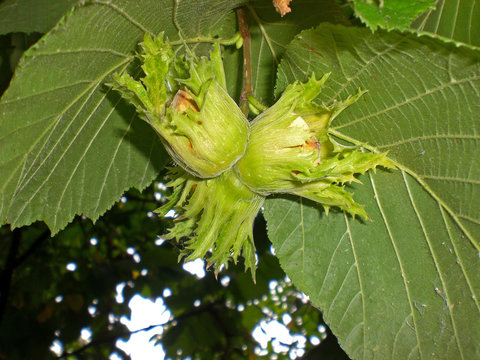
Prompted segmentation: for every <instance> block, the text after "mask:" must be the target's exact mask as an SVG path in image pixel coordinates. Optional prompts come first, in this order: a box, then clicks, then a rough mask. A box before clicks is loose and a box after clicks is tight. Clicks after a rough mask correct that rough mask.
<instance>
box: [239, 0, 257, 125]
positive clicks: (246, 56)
mask: <svg viewBox="0 0 480 360" xmlns="http://www.w3.org/2000/svg"><path fill="white" fill-rule="evenodd" d="M237 19H238V29H239V31H240V34H241V35H242V38H243V89H242V94H241V95H240V104H239V106H240V109H241V110H242V112H243V113H244V114H245V116H247V115H248V111H249V106H248V96H249V95H252V93H253V88H252V51H251V41H250V32H249V31H248V23H247V13H246V11H245V8H243V7H240V8H237Z"/></svg>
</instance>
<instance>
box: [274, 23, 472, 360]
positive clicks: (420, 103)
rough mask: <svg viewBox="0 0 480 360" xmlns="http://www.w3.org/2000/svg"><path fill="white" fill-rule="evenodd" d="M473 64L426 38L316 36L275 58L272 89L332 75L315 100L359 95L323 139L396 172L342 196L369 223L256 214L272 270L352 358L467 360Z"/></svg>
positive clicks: (313, 213)
mask: <svg viewBox="0 0 480 360" xmlns="http://www.w3.org/2000/svg"><path fill="white" fill-rule="evenodd" d="M479 63H480V55H479V53H478V52H476V51H473V50H470V49H467V48H457V47H456V46H455V45H453V44H445V43H443V42H441V41H438V40H435V39H431V38H428V37H417V36H416V35H404V34H399V33H395V32H390V33H387V32H383V31H380V32H378V33H375V34H372V33H371V32H370V31H369V30H367V29H365V30H362V29H355V28H343V27H340V26H336V27H335V26H329V25H325V26H321V27H319V28H317V29H316V30H312V31H306V32H303V33H302V34H301V35H300V36H298V38H297V39H296V40H294V41H293V42H292V43H291V45H289V47H288V49H287V52H286V53H285V57H284V61H283V62H282V64H281V66H280V71H279V75H278V86H279V88H280V89H282V88H284V87H285V85H286V84H287V83H289V82H292V81H294V80H296V79H300V80H304V79H306V78H307V76H308V75H310V72H314V73H315V74H316V75H317V76H318V77H320V76H321V75H322V74H324V73H326V72H331V73H332V75H331V76H330V79H329V81H328V82H327V83H326V84H325V85H326V88H325V90H324V91H323V92H322V94H321V96H320V100H321V101H323V102H326V103H329V102H333V101H334V100H342V99H345V98H346V97H347V96H348V95H351V94H354V93H355V92H356V91H357V89H358V88H362V89H366V90H368V93H367V94H365V95H364V96H363V97H362V99H361V100H360V101H358V102H356V103H355V104H353V105H352V106H351V107H349V108H348V109H346V110H345V111H344V112H343V113H342V114H341V115H339V117H338V118H337V119H335V121H334V122H333V124H332V128H331V129H332V130H331V134H332V135H333V136H335V137H336V138H337V139H338V141H341V142H344V143H346V144H350V145H354V146H364V147H366V148H369V149H370V150H372V151H375V150H379V151H389V157H390V158H391V159H392V160H393V161H394V162H396V164H397V166H398V167H399V169H400V170H399V171H392V172H390V171H389V172H387V171H377V173H376V174H371V173H369V174H367V175H365V176H362V177H360V180H361V181H362V183H363V185H362V184H360V185H359V184H354V185H353V186H352V190H353V192H354V193H355V196H354V198H355V200H356V201H357V202H358V203H360V204H364V205H365V206H366V210H367V213H368V214H369V215H370V217H371V218H372V222H365V223H364V222H362V221H359V220H357V219H352V218H351V217H348V216H345V215H344V214H343V213H341V212H336V213H335V212H332V211H331V212H330V215H328V216H326V215H325V213H322V212H321V211H320V210H319V208H318V207H317V206H315V205H313V204H312V203H310V202H307V201H306V200H304V199H300V198H297V199H270V200H267V202H266V203H265V216H266V218H267V222H268V229H269V237H270V239H271V240H272V242H273V244H274V246H275V248H276V253H277V256H278V257H279V259H280V263H281V265H282V267H283V268H284V270H285V272H286V273H287V275H288V276H289V277H290V278H291V279H292V280H293V282H294V283H295V284H296V285H297V286H298V288H299V289H300V290H302V291H304V292H305V293H306V294H307V295H309V296H310V298H311V300H312V301H313V303H314V304H315V305H316V306H318V307H319V308H320V309H321V310H322V311H323V312H324V317H325V320H326V321H327V323H328V324H329V325H330V327H331V328H332V330H333V332H334V333H335V334H336V335H337V336H338V337H339V342H340V344H341V345H342V346H343V347H344V348H345V350H346V351H347V352H348V353H349V355H350V356H351V357H352V358H355V359H373V358H378V359H422V358H423V359H427V358H435V359H474V358H478V356H479V354H480V346H479V343H478V341H477V340H476V339H478V338H480V272H479V271H478V269H479V266H480V256H479V249H480V245H479V239H480V202H478V201H477V200H476V199H479V198H480V181H479V179H480V160H479V159H480V153H479V151H480V146H479V141H480V137H479V135H478V134H479V133H480V123H479V122H478V114H479V108H480V97H479V96H478V95H479V93H480V67H479Z"/></svg>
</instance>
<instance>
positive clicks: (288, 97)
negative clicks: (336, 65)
mask: <svg viewBox="0 0 480 360" xmlns="http://www.w3.org/2000/svg"><path fill="white" fill-rule="evenodd" d="M328 76H329V74H327V75H325V76H323V77H322V78H321V79H320V80H317V79H316V78H315V76H312V77H311V78H310V79H309V81H308V82H306V83H300V82H295V83H293V84H291V85H289V86H288V87H287V89H286V90H285V92H284V93H283V95H282V96H281V98H280V99H279V100H278V101H277V103H275V104H274V105H273V106H272V107H270V108H269V109H267V110H266V111H264V112H263V113H261V114H260V115H259V116H257V117H256V118H255V119H254V120H253V122H252V125H251V130H250V138H249V142H248V146H247V150H246V152H245V155H244V156H243V157H242V158H241V159H240V160H239V161H238V163H236V164H235V166H234V170H235V172H236V173H237V174H238V176H239V178H240V179H241V180H242V182H244V183H245V184H246V185H247V186H248V187H249V188H250V189H251V190H252V191H254V192H257V193H259V194H262V195H264V196H267V195H270V194H274V193H289V194H295V195H299V196H303V197H306V198H309V199H311V200H314V201H316V202H318V203H320V204H321V205H323V206H324V207H325V209H326V210H327V211H328V209H329V208H330V207H331V206H337V207H339V208H341V209H342V210H344V211H347V212H349V213H350V214H352V215H353V216H355V215H360V216H362V217H364V218H368V216H367V213H366V212H365V210H364V208H363V207H362V206H360V205H358V204H357V203H355V201H354V200H353V198H352V195H351V194H350V193H348V192H347V190H346V189H345V186H344V184H345V183H349V182H352V181H357V180H356V178H355V174H363V173H365V172H366V171H368V170H370V169H375V168H376V167H377V166H383V167H386V168H393V167H394V166H393V164H392V163H391V162H390V161H389V160H388V159H387V156H386V153H382V154H374V153H370V152H363V151H362V150H361V149H351V148H347V147H343V146H341V145H339V144H337V143H335V142H334V141H333V140H332V139H331V138H330V135H329V133H328V129H329V126H330V124H331V122H332V120H333V119H335V117H336V116H337V115H338V114H339V113H340V112H341V111H342V110H344V109H345V108H346V107H348V106H349V105H350V104H352V103H353V102H355V101H356V100H357V99H358V98H359V97H360V96H362V95H363V94H364V92H363V91H358V93H357V94H356V95H354V96H351V97H349V98H348V99H346V100H345V101H341V102H336V103H334V104H333V105H329V106H327V105H324V104H317V103H315V102H314V100H315V98H316V97H317V96H318V94H319V93H320V92H321V90H322V87H323V86H324V83H325V82H326V81H327V79H328Z"/></svg>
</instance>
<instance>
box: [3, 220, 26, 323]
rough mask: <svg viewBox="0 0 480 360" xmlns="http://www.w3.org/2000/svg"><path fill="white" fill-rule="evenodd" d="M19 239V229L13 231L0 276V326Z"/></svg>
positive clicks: (5, 306)
mask: <svg viewBox="0 0 480 360" xmlns="http://www.w3.org/2000/svg"><path fill="white" fill-rule="evenodd" d="M21 237H22V236H21V231H20V229H15V230H13V232H12V242H11V244H10V249H9V251H8V255H7V259H6V261H5V268H4V269H3V270H2V272H1V275H0V324H1V323H2V320H3V315H4V314H5V309H6V308H7V299H8V294H9V292H10V284H11V283H12V276H13V272H14V270H15V262H16V261H15V260H16V257H17V253H18V248H19V247H20V240H21Z"/></svg>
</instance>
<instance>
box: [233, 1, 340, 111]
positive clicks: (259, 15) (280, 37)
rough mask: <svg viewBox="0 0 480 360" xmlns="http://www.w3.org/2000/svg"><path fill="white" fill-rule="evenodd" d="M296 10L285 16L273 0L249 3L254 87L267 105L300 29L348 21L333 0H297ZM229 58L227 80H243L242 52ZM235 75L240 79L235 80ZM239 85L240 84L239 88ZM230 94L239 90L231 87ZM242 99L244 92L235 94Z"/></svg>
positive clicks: (294, 7)
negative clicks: (277, 8) (284, 54)
mask: <svg viewBox="0 0 480 360" xmlns="http://www.w3.org/2000/svg"><path fill="white" fill-rule="evenodd" d="M291 8H292V12H291V13H289V14H287V15H285V16H284V17H283V18H282V17H281V16H280V14H279V13H277V12H276V11H275V8H274V7H273V5H272V1H271V0H255V1H253V2H251V4H250V5H249V6H248V8H247V11H246V14H247V17H248V26H249V32H250V36H251V41H252V46H251V52H252V58H251V60H252V86H253V92H254V94H255V96H256V97H257V98H258V99H260V100H261V101H262V102H265V103H267V104H271V103H273V100H274V99H273V93H272V88H273V87H274V85H275V73H276V70H277V67H278V64H279V63H280V60H281V57H282V54H283V52H284V51H285V48H286V46H287V44H288V43H289V42H290V41H291V40H292V39H293V38H294V36H295V35H297V34H298V32H299V31H301V30H305V29H309V28H312V27H313V26H317V25H319V24H320V23H321V22H322V21H328V22H331V23H339V24H344V25H347V24H348V20H347V19H346V17H345V14H344V13H343V10H342V9H341V8H340V7H339V6H338V5H336V4H334V2H333V1H332V0H324V1H318V0H295V1H293V2H292V6H291ZM226 60H227V61H225V72H226V73H227V80H228V77H230V80H231V81H233V82H234V83H235V84H237V85H238V84H239V83H240V82H241V76H242V73H241V72H239V71H238V69H241V67H242V62H241V59H239V58H238V52H237V53H235V54H228V53H227V57H226ZM234 74H237V75H238V78H237V79H234V78H233V79H232V76H234ZM237 88H238V87H237ZM229 91H230V93H235V90H233V88H232V87H229ZM234 95H235V96H236V97H235V98H238V96H239V95H240V93H239V92H238V91H237V93H235V94H234Z"/></svg>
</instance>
